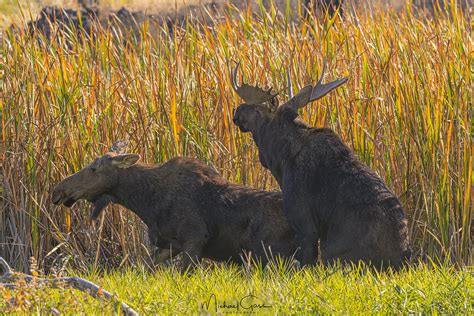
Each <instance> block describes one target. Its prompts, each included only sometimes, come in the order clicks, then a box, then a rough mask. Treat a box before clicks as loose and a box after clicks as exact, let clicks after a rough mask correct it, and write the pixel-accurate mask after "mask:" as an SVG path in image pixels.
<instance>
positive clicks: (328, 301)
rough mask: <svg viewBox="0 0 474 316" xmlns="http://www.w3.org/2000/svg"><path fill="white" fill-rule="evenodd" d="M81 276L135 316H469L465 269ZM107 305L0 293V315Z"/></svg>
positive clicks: (471, 283) (74, 297)
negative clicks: (112, 295)
mask: <svg viewBox="0 0 474 316" xmlns="http://www.w3.org/2000/svg"><path fill="white" fill-rule="evenodd" d="M83 277H85V278H89V279H90V280H92V281H94V282H96V283H97V284H99V285H100V286H101V287H103V288H104V289H106V290H108V291H110V292H113V293H116V294H117V295H118V299H119V300H124V301H125V302H126V303H127V304H129V305H131V306H132V307H133V308H134V309H135V310H136V311H137V312H139V313H140V314H153V313H156V314H158V315H166V314H170V315H171V314H182V315H190V314H196V313H207V312H211V313H214V312H221V313H229V312H230V313H234V314H236V313H245V312H250V311H252V308H253V312H255V313H258V314H277V313H279V314H281V313H283V314H289V313H295V314H300V315H301V314H308V315H309V314H314V313H321V314H334V313H338V314H351V315H361V314H373V313H377V314H387V313H389V314H393V313H395V314H397V313H403V314H407V313H411V314H414V313H423V314H432V313H434V314H450V315H461V314H465V315H469V314H472V312H473V306H472V302H473V300H474V296H473V294H474V293H473V288H474V278H473V272H472V270H471V271H468V270H467V269H461V270H459V269H454V268H451V267H446V266H445V267H441V266H434V267H432V268H428V267H427V265H426V264H422V265H420V266H417V267H414V268H410V269H408V270H406V271H402V272H399V273H392V272H386V273H380V274H379V273H376V272H373V271H369V270H367V269H366V268H364V267H352V268H351V267H344V268H341V267H337V268H323V267H315V268H312V269H303V270H299V271H296V270H292V269H291V268H288V266H285V265H280V266H277V265H274V266H272V267H269V268H266V269H253V270H252V272H245V270H243V269H241V268H237V267H224V266H218V267H212V268H198V269H197V270H196V271H195V272H194V273H192V274H189V275H181V274H180V273H178V272H176V271H175V270H173V269H172V268H166V269H162V270H159V271H157V272H156V273H149V272H145V271H141V270H140V269H136V270H127V269H126V270H122V271H115V272H111V273H105V274H101V275H100V276H99V275H98V274H93V273H89V274H86V275H83ZM114 304H115V303H114V302H105V301H96V300H94V299H92V298H90V297H88V296H87V295H85V294H84V293H82V292H76V291H75V290H74V291H73V290H66V289H59V290H45V289H44V288H43V289H37V288H35V287H32V286H28V287H25V288H24V289H23V290H17V291H10V290H8V291H7V290H5V291H0V313H11V312H16V313H20V314H21V313H37V312H41V313H45V312H48V311H51V308H55V309H57V310H58V311H60V312H61V313H65V314H72V313H78V312H82V313H85V314H92V313H94V314H104V313H105V314H110V313H112V312H113V311H114ZM216 304H217V310H216ZM224 305H225V306H224Z"/></svg>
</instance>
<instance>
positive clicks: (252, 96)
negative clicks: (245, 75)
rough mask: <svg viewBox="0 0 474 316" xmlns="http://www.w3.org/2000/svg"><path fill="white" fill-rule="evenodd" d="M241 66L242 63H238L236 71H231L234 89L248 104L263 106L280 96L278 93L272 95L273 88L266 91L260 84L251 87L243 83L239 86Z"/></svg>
mask: <svg viewBox="0 0 474 316" xmlns="http://www.w3.org/2000/svg"><path fill="white" fill-rule="evenodd" d="M239 66H240V63H237V66H236V67H235V69H234V70H233V71H231V79H232V87H233V88H234V90H235V92H237V94H238V95H239V97H240V98H241V99H242V100H244V102H245V103H246V104H249V105H255V104H262V103H264V102H267V101H270V100H271V99H273V98H275V97H276V96H277V95H278V93H272V88H269V89H268V90H264V89H262V88H260V87H259V86H258V84H257V85H255V86H251V85H248V84H246V83H245V82H244V81H242V85H241V86H239V85H238V84H237V71H238V69H239Z"/></svg>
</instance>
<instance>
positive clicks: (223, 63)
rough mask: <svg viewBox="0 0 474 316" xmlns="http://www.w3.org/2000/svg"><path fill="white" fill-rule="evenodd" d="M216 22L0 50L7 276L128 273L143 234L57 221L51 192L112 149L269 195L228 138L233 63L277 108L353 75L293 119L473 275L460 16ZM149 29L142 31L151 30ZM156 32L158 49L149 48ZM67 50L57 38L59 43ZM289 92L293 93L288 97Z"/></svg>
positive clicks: (417, 238) (241, 17)
mask: <svg viewBox="0 0 474 316" xmlns="http://www.w3.org/2000/svg"><path fill="white" fill-rule="evenodd" d="M236 14H237V17H234V18H231V17H230V16H223V17H222V19H217V18H216V20H215V25H214V26H213V27H211V28H205V27H204V28H203V27H202V25H199V22H193V21H191V22H190V23H189V24H188V25H187V26H186V28H185V29H180V30H176V32H174V33H172V34H168V33H165V32H153V33H147V32H146V31H147V27H146V26H145V27H143V34H142V36H141V40H140V41H138V42H136V43H134V44H128V45H127V44H124V43H123V41H115V40H114V37H113V36H112V33H111V31H110V30H103V31H102V32H99V33H98V34H97V37H96V38H95V39H93V40H90V41H86V42H81V41H80V40H77V37H76V36H75V35H74V34H72V35H69V38H70V40H71V43H72V45H71V47H69V48H67V47H65V45H61V44H60V43H59V42H58V41H54V42H52V43H50V44H45V43H44V42H43V44H41V43H39V42H38V41H37V40H35V39H32V38H28V37H27V36H20V37H14V36H13V35H10V36H8V37H6V38H5V39H4V40H3V41H2V43H1V46H0V49H1V51H2V56H3V63H2V66H1V68H2V69H1V71H2V72H3V76H2V79H1V91H2V99H1V102H2V105H1V107H0V109H1V113H2V117H1V120H2V135H1V137H2V141H3V142H4V146H5V151H4V152H3V153H2V156H3V157H2V158H3V167H2V168H3V169H2V173H3V187H2V199H3V207H2V209H0V231H1V232H3V234H2V235H0V252H2V253H3V254H4V257H7V258H6V259H7V260H8V261H10V262H12V263H13V262H15V263H16V264H17V267H27V259H26V258H29V256H30V255H33V256H35V257H37V258H38V259H39V260H40V264H50V263H51V262H52V261H53V259H54V260H66V259H67V258H69V259H71V258H74V259H76V260H75V261H74V264H75V265H76V266H80V265H87V264H90V263H94V262H104V261H107V262H109V263H111V264H119V263H120V262H122V263H129V262H135V261H136V260H138V258H140V257H141V256H144V254H145V251H144V247H143V245H142V243H143V242H144V238H145V237H144V236H145V235H146V234H145V232H144V231H143V226H142V225H141V224H140V223H139V222H138V220H136V219H135V218H133V217H132V216H131V215H130V213H129V212H127V211H124V210H120V209H119V208H117V207H111V208H110V209H112V210H113V211H110V212H107V214H106V216H105V221H104V222H103V223H101V224H100V225H97V226H98V227H94V228H93V227H91V225H90V224H89V223H88V219H87V218H88V209H87V206H86V205H85V204H79V205H78V206H76V207H74V208H73V209H72V210H68V209H65V208H63V207H55V206H53V205H52V204H51V201H50V198H49V194H50V192H51V189H52V187H53V186H54V185H55V184H56V183H57V182H58V181H59V180H60V179H62V178H63V177H65V176H66V175H69V174H71V173H73V172H75V171H77V170H79V169H80V168H81V167H83V166H85V165H86V164H87V163H88V162H89V161H91V160H92V159H93V158H95V157H96V156H98V155H101V154H103V153H104V152H105V151H106V150H107V149H108V148H109V146H110V144H111V143H112V142H113V141H115V140H117V139H123V138H126V139H129V140H130V143H131V146H130V147H131V148H130V151H131V152H136V153H139V154H141V155H142V157H143V159H144V160H145V161H148V162H163V161H166V160H167V159H169V158H171V157H174V156H178V155H183V156H193V157H198V158H200V159H203V160H205V161H207V162H209V163H211V164H213V165H214V166H215V167H216V168H217V169H218V170H219V171H220V172H221V173H222V174H223V175H224V176H225V177H226V178H228V179H229V180H231V181H236V182H240V183H244V184H246V185H250V186H255V187H260V188H267V189H270V188H277V185H276V183H275V181H274V180H273V178H272V177H271V175H270V173H269V172H267V171H265V170H263V169H262V167H261V165H260V163H259V162H258V155H257V149H256V146H255V145H254V144H253V142H252V140H251V139H250V137H249V136H248V135H243V134H241V133H239V132H238V130H237V129H236V128H235V127H234V126H233V124H232V120H231V119H232V112H233V109H234V108H235V106H236V105H237V103H238V101H239V100H238V98H237V96H236V95H235V94H234V93H233V92H232V89H231V88H230V82H229V72H228V68H227V63H228V61H240V62H241V63H242V65H243V67H244V71H245V75H246V78H247V80H249V81H250V82H255V81H256V80H258V81H259V82H260V83H261V84H267V85H272V86H273V87H275V88H276V89H277V90H279V91H280V95H282V96H283V98H284V96H285V91H286V86H285V82H286V73H285V70H286V69H287V68H288V67H291V76H292V78H293V82H294V84H295V86H296V85H297V86H298V87H302V86H303V85H305V84H307V83H309V82H314V81H315V80H316V78H317V77H318V74H319V73H320V72H321V68H322V65H323V60H324V59H327V60H328V66H329V75H328V77H327V79H328V80H329V79H332V78H336V77H341V76H349V77H350V80H349V82H348V84H346V86H345V87H344V88H343V89H340V90H339V91H338V92H337V93H332V94H331V95H329V96H327V97H326V98H324V100H322V101H319V102H317V103H315V104H312V105H310V106H308V107H307V108H306V109H305V110H304V111H303V112H302V115H303V117H304V119H305V120H306V121H307V122H309V123H310V124H312V125H315V126H327V127H330V128H333V129H334V130H335V131H336V132H337V133H339V134H340V135H341V137H342V138H343V139H344V140H345V141H346V143H347V144H348V145H349V146H350V147H352V148H353V149H354V150H355V151H356V153H357V154H358V155H359V156H360V158H361V159H362V160H363V161H365V162H366V163H367V164H368V165H369V166H371V167H372V168H373V169H375V170H376V171H377V172H378V173H379V174H380V175H381V176H382V177H383V178H384V179H385V180H386V182H387V184H388V185H389V187H390V188H392V189H393V190H394V192H395V193H396V194H397V195H398V196H399V197H400V198H401V200H402V201H403V203H404V205H405V206H406V210H407V212H408V216H409V221H410V223H409V224H410V233H411V236H412V243H413V247H414V249H415V255H417V256H421V257H424V256H426V255H429V256H431V257H435V258H436V257H438V258H448V259H450V260H452V261H453V262H457V263H459V264H463V263H464V264H467V263H469V262H470V256H471V248H470V246H471V235H470V231H469V230H470V227H471V221H472V214H471V184H472V168H471V166H472V146H471V145H472V143H471V138H470V133H471V132H472V126H471V123H470V122H471V121H470V120H471V115H472V112H469V107H470V106H471V102H472V101H471V93H470V87H471V83H472V82H471V78H472V76H471V73H470V66H469V65H472V51H471V49H472V44H473V43H472V38H471V37H470V35H469V31H468V29H469V24H468V21H467V19H466V16H464V15H463V14H462V13H461V12H459V10H457V9H456V8H453V9H452V11H451V12H449V13H447V14H438V15H437V16H436V18H435V19H434V20H430V19H428V18H426V17H424V16H423V15H418V14H414V13H412V12H411V11H410V10H407V11H402V12H400V13H398V14H396V13H394V12H383V11H378V10H377V11H375V12H372V13H363V12H361V13H359V19H358V21H356V20H355V19H353V18H351V17H347V18H346V20H344V21H342V20H340V19H338V18H336V19H334V20H327V21H326V22H322V21H321V20H320V19H316V18H314V17H313V18H310V19H309V20H308V21H306V22H304V21H302V22H301V23H293V22H288V21H289V20H290V19H289V18H288V17H287V16H279V15H277V14H276V13H275V12H273V11H269V12H267V13H265V14H264V16H263V17H262V18H257V17H256V16H252V15H250V14H248V13H247V12H236ZM149 27H150V28H153V25H150V26H149ZM152 34H153V35H152ZM63 39H65V36H63ZM295 88H296V87H295Z"/></svg>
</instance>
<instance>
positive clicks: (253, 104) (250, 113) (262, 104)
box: [231, 63, 348, 134]
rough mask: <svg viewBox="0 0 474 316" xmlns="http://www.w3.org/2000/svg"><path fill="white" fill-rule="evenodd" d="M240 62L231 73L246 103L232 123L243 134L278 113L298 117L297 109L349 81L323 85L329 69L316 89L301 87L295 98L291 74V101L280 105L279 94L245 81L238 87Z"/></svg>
mask: <svg viewBox="0 0 474 316" xmlns="http://www.w3.org/2000/svg"><path fill="white" fill-rule="evenodd" d="M239 66H240V63H239V64H237V66H236V67H235V69H234V70H233V71H232V73H231V80H232V87H233V88H234V90H235V92H236V93H237V94H238V95H239V97H240V98H241V99H242V100H243V101H244V103H242V104H240V105H239V106H238V107H237V109H236V110H235V112H234V118H233V122H234V124H235V125H237V126H238V127H239V129H240V131H242V132H244V133H245V132H251V133H252V134H254V133H256V132H257V131H258V129H259V128H260V127H262V126H263V125H265V123H268V122H270V121H271V120H272V119H273V118H274V117H275V116H276V115H278V114H279V113H284V112H287V111H288V110H289V111H290V112H292V114H293V115H296V116H297V115H298V112H297V111H298V109H299V108H302V107H304V106H305V105H307V104H308V103H310V102H312V101H316V100H318V99H320V98H322V97H324V96H325V95H326V94H328V93H329V92H331V91H332V90H334V89H336V88H337V87H339V86H341V85H342V84H344V83H345V82H346V81H347V79H348V78H347V77H346V78H343V79H339V80H335V81H332V82H330V83H327V84H324V83H322V80H323V78H324V74H325V69H326V66H324V67H323V71H322V74H321V77H320V79H319V80H318V82H317V83H316V85H315V86H313V85H307V86H305V87H304V88H302V89H301V90H300V91H299V92H298V93H297V94H296V95H295V96H293V91H292V83H291V79H290V76H289V74H288V96H289V98H290V99H289V100H288V101H287V102H286V103H284V104H282V105H281V106H279V104H278V100H277V95H278V93H272V88H269V89H267V90H265V89H262V88H260V87H259V86H258V84H257V85H255V86H251V85H249V84H247V83H245V82H242V85H241V86H239V85H238V84H237V71H238V69H239Z"/></svg>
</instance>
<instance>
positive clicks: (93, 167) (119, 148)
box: [52, 142, 140, 219]
mask: <svg viewBox="0 0 474 316" xmlns="http://www.w3.org/2000/svg"><path fill="white" fill-rule="evenodd" d="M123 147H124V144H123V142H116V143H115V144H113V145H112V148H111V150H112V151H110V152H108V153H106V154H104V155H103V156H101V157H98V158H96V159H95V160H94V161H92V162H91V163H90V164H89V165H87V166H86V167H84V168H83V169H81V170H80V171H78V172H76V173H75V174H73V175H71V176H69V177H67V178H66V179H64V180H63V181H61V182H60V183H58V185H56V187H55V188H54V190H53V193H52V202H53V203H54V204H56V205H61V204H63V205H64V206H66V207H71V206H72V205H73V204H74V203H76V201H78V200H81V199H84V200H86V201H88V202H90V203H92V204H93V205H92V208H91V217H92V218H93V219H94V218H96V217H97V216H98V215H99V214H100V212H101V210H102V209H103V208H105V207H106V206H107V205H108V204H109V203H110V202H113V201H112V200H111V199H110V198H111V197H110V196H109V195H108V194H107V192H108V191H110V190H111V189H112V188H114V186H116V185H117V182H118V177H119V176H118V174H119V170H120V169H125V168H129V167H131V166H133V165H135V164H136V163H137V161H138V160H139V159H140V155H137V154H124V153H121V152H123Z"/></svg>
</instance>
